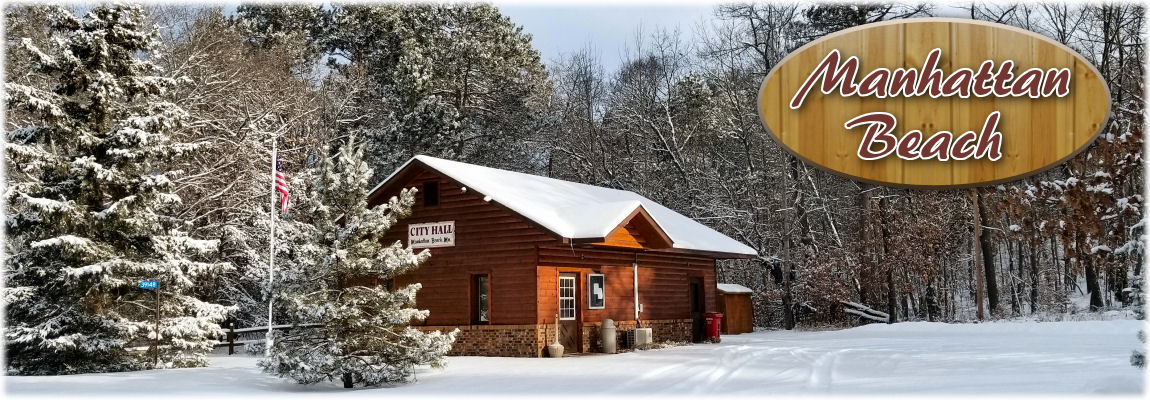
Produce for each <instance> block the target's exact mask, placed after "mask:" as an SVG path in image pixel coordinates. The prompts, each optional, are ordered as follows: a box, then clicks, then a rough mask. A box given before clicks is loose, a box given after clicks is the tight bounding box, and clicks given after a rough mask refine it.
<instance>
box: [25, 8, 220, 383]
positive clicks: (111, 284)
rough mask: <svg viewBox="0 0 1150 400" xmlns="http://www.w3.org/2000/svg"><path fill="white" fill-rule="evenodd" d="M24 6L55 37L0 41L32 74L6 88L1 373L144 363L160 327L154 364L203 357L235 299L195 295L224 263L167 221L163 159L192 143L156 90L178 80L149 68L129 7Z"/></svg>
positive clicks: (138, 11)
mask: <svg viewBox="0 0 1150 400" xmlns="http://www.w3.org/2000/svg"><path fill="white" fill-rule="evenodd" d="M25 10H33V11H30V12H33V13H34V14H35V15H38V16H41V17H44V20H46V21H47V26H46V27H45V29H44V30H43V32H47V37H48V38H49V39H50V40H42V41H39V44H37V43H34V41H33V40H31V39H29V38H24V39H22V40H19V41H12V40H10V41H9V42H8V43H9V51H10V52H20V53H23V54H24V57H27V60H29V61H28V63H27V66H28V68H29V69H28V71H29V74H30V75H34V76H35V78H28V77H24V79H15V80H10V81H9V82H7V83H5V91H6V92H7V93H8V99H7V101H8V107H9V114H8V117H9V122H10V123H12V125H14V126H16V128H14V129H11V130H9V131H8V132H7V135H8V136H7V139H8V144H7V146H6V150H7V152H6V155H7V158H6V162H7V165H8V182H7V184H8V188H7V190H6V192H5V199H6V200H7V209H6V210H5V211H6V212H7V214H8V218H7V220H6V225H5V226H6V228H7V234H8V237H7V241H6V246H7V249H6V250H7V252H8V254H9V257H8V259H7V260H6V263H5V268H6V270H5V272H6V275H7V284H6V287H5V293H4V294H5V296H4V302H5V303H6V306H7V314H6V316H7V325H6V327H5V328H6V329H5V338H6V340H7V353H6V355H7V360H8V371H9V372H10V373H15V374H67V373H81V372H104V371H124V370H135V369H141V368H146V367H148V366H151V365H152V353H151V352H150V346H151V345H152V344H153V343H155V341H156V340H157V335H158V337H159V339H158V340H159V341H160V343H159V350H160V354H159V362H160V366H162V367H188V366H201V365H205V364H206V363H207V359H206V358H205V354H206V353H207V352H209V351H210V350H211V348H212V346H213V344H214V343H215V339H216V338H217V337H218V336H219V335H221V334H222V331H221V330H220V327H219V325H218V323H219V322H220V321H221V320H222V319H223V318H224V317H225V315H226V314H227V313H228V311H229V308H227V307H223V306H220V305H216V304H211V303H208V302H204V301H201V300H199V299H197V298H196V297H195V296H194V291H195V290H196V289H197V288H199V287H200V286H202V285H204V284H205V283H206V282H210V281H211V280H212V279H213V278H214V277H215V276H217V275H218V274H220V273H222V272H223V271H226V270H227V269H229V268H230V265H228V264H226V263H215V262H211V261H210V260H211V258H212V257H213V253H214V252H215V248H216V245H217V243H216V242H215V241H208V240H197V239H194V238H192V237H190V236H188V235H187V234H186V233H185V232H186V230H187V229H188V228H189V226H188V224H187V223H186V222H184V221H182V220H179V219H177V218H174V217H172V215H173V214H174V211H175V208H176V207H178V206H179V205H180V204H181V200H180V197H179V196H176V195H174V194H173V193H172V190H173V185H174V184H173V179H175V178H176V177H177V176H178V175H179V171H177V170H172V169H171V166H172V165H173V162H174V160H175V159H177V158H179V157H181V156H183V155H186V154H187V153H189V152H192V151H194V150H195V149H196V147H197V146H196V145H195V144H190V143H181V142H178V141H175V140H173V139H172V138H171V136H170V133H171V131H172V130H174V129H176V128H178V127H179V126H180V124H181V121H182V119H183V118H184V117H185V115H186V114H185V112H184V111H183V110H182V109H181V108H180V107H178V106H176V105H174V104H172V103H169V102H167V101H164V100H163V99H162V97H161V96H162V95H163V93H164V92H165V90H167V89H169V88H171V87H172V86H174V85H175V84H176V83H177V80H176V79H172V78H164V77H161V76H159V75H158V73H159V71H157V68H156V67H155V65H154V64H152V59H153V58H154V57H155V56H157V54H155V53H154V52H152V50H153V48H154V45H155V28H154V27H153V26H150V25H148V24H146V23H145V21H146V19H145V15H144V12H143V9H142V8H141V7H139V6H130V5H102V6H97V7H94V8H92V9H91V10H90V11H89V12H88V13H87V15H85V16H84V17H83V18H78V17H76V16H75V15H74V14H73V13H72V12H71V11H69V10H68V9H66V8H63V7H37V8H31V9H25ZM12 12H15V13H18V12H20V10H15V11H10V13H12ZM9 15H11V14H9ZM141 280H157V281H159V289H158V292H153V291H146V290H142V289H139V288H137V287H136V285H137V283H138V282H139V281H141ZM157 305H158V309H157Z"/></svg>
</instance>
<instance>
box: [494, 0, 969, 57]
mask: <svg viewBox="0 0 1150 400" xmlns="http://www.w3.org/2000/svg"><path fill="white" fill-rule="evenodd" d="M618 1H619V2H620V3H624V4H622V5H618V3H616V5H612V4H611V3H592V4H550V5H529V4H525V3H522V2H519V1H516V0H503V1H498V0H497V1H495V2H494V4H495V6H496V7H498V8H499V10H500V12H502V13H503V14H504V15H507V16H508V17H510V18H511V22H513V23H515V24H518V25H521V26H523V29H524V30H525V31H527V33H530V34H531V36H532V43H533V44H534V46H535V48H536V49H538V50H539V51H540V52H541V53H542V55H543V60H544V62H545V63H550V62H551V61H555V60H558V59H559V58H560V57H562V56H563V55H568V54H571V53H574V52H576V51H579V50H582V49H584V48H587V47H588V46H590V47H591V49H592V50H594V51H596V52H597V53H598V54H599V58H600V61H601V63H602V64H603V67H604V68H606V70H608V71H611V70H615V69H617V68H618V67H619V66H620V65H622V60H623V54H625V53H626V51H627V49H628V46H631V47H633V43H634V39H635V34H636V32H638V31H640V30H642V31H643V32H647V33H650V32H651V31H652V30H653V29H655V28H666V29H669V30H670V29H674V28H676V27H677V28H679V34H680V36H681V38H682V39H684V40H685V41H690V40H691V39H692V38H693V36H694V34H695V33H694V30H695V28H696V26H697V25H698V24H699V23H700V22H702V21H706V20H710V19H711V18H712V17H713V10H714V7H715V4H716V3H713V2H710V1H706V0H701V1H694V2H682V1H678V2H676V1H677V0H670V1H672V4H659V3H646V4H643V3H635V2H634V1H635V0H618ZM949 3H950V4H947V3H946V2H938V3H935V4H934V6H935V10H934V13H935V15H938V16H945V17H964V16H965V13H966V11H964V10H961V9H960V8H959V6H957V4H960V3H956V2H949Z"/></svg>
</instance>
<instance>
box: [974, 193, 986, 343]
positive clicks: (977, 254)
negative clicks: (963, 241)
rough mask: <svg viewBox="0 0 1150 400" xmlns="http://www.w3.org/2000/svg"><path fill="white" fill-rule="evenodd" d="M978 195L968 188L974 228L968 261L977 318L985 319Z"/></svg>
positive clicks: (980, 219) (980, 213) (980, 214)
mask: <svg viewBox="0 0 1150 400" xmlns="http://www.w3.org/2000/svg"><path fill="white" fill-rule="evenodd" d="M979 197H980V196H979V194H978V189H970V200H971V205H972V208H971V216H972V218H973V219H974V230H973V233H972V235H971V239H970V244H971V248H972V249H971V256H970V263H971V267H972V268H971V275H974V280H975V286H974V287H975V290H974V293H975V296H974V303H975V304H977V306H978V313H977V316H978V320H979V321H981V320H983V319H986V311H985V310H984V309H983V305H982V303H983V294H982V287H983V285H982V277H983V274H982V265H983V264H982V263H981V262H979V261H980V260H979V259H981V258H982V241H981V240H979V238H981V237H982V218H981V216H982V212H981V211H979V210H980V208H981V207H979V204H978V203H980V201H979V200H980V199H979Z"/></svg>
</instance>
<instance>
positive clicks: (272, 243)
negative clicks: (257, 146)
mask: <svg viewBox="0 0 1150 400" xmlns="http://www.w3.org/2000/svg"><path fill="white" fill-rule="evenodd" d="M276 151H277V149H276V136H275V134H272V170H271V181H272V187H271V189H272V190H271V195H272V207H271V214H270V217H271V239H269V240H268V333H267V335H266V337H265V338H264V356H265V357H270V356H271V354H272V353H271V351H272V302H273V301H274V300H275V293H272V283H273V282H275V265H276V211H277V210H276V206H275V196H276V158H277V157H278V154H277V153H276Z"/></svg>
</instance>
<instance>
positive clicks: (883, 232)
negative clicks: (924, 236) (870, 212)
mask: <svg viewBox="0 0 1150 400" xmlns="http://www.w3.org/2000/svg"><path fill="white" fill-rule="evenodd" d="M886 207H887V201H886V196H883V197H882V198H880V199H879V202H878V216H879V226H880V227H881V229H879V232H880V233H879V235H880V236H881V237H880V239H881V242H882V254H883V258H882V264H883V268H886V307H887V310H886V312H887V314H890V318H887V320H886V323H888V324H893V323H895V322H898V292H897V291H895V287H894V265H891V263H890V262H889V260H887V259H886V253H887V251H886V249H887V242H886V238H887V237H888V236H890V234H889V232H887V229H886V218H885V217H884V215H883V210H886Z"/></svg>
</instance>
